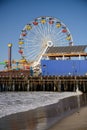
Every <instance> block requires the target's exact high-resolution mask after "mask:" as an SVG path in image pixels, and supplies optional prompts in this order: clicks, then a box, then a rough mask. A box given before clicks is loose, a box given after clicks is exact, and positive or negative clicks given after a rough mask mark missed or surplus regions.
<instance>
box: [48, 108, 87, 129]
mask: <svg viewBox="0 0 87 130" xmlns="http://www.w3.org/2000/svg"><path fill="white" fill-rule="evenodd" d="M48 130H87V107H84V108H81V109H80V110H79V111H77V112H75V113H74V114H72V115H70V116H68V117H65V118H64V119H62V120H60V121H59V122H57V123H56V124H55V125H54V126H52V127H51V128H50V129H48Z"/></svg>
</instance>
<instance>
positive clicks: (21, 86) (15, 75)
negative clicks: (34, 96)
mask: <svg viewBox="0 0 87 130" xmlns="http://www.w3.org/2000/svg"><path fill="white" fill-rule="evenodd" d="M77 88H78V89H79V90H81V91H82V92H84V93H85V92H87V76H86V75H84V76H74V75H73V76H70V75H68V76H63V75H60V76H30V74H29V70H22V71H21V70H19V71H16V70H13V71H7V72H5V71H1V72H0V92H4V91H56V92H61V91H76V89H77Z"/></svg>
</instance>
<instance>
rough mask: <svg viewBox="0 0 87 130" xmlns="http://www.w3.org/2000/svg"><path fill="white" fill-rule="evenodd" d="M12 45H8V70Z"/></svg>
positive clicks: (10, 65)
mask: <svg viewBox="0 0 87 130" xmlns="http://www.w3.org/2000/svg"><path fill="white" fill-rule="evenodd" d="M11 53H12V44H11V43H9V44H8V69H11V67H12V64H11V58H12V54H11Z"/></svg>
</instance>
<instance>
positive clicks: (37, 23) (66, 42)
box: [19, 16, 73, 65]
mask: <svg viewBox="0 0 87 130" xmlns="http://www.w3.org/2000/svg"><path fill="white" fill-rule="evenodd" d="M72 45H73V39H72V36H71V33H70V31H69V29H68V28H67V26H66V25H65V24H64V23H63V22H62V21H60V20H59V19H57V18H54V17H48V16H47V17H38V18H36V19H35V20H33V21H31V22H30V23H28V24H26V25H25V27H24V28H23V30H22V31H21V34H20V39H19V53H20V54H21V56H22V57H23V58H25V59H26V60H27V61H28V62H34V63H36V64H38V63H39V62H40V59H41V57H42V55H43V54H44V53H45V52H46V50H47V48H48V47H51V46H72ZM36 64H35V65H36Z"/></svg>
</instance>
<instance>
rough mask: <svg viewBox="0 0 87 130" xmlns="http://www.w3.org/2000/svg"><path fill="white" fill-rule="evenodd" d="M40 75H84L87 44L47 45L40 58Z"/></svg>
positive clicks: (86, 61) (86, 71)
mask: <svg viewBox="0 0 87 130" xmlns="http://www.w3.org/2000/svg"><path fill="white" fill-rule="evenodd" d="M41 69H42V75H56V76H57V75H86V74H87V46H86V45H79V46H60V47H53V46H52V47H49V48H48V49H47V51H46V53H45V54H44V55H43V58H42V60H41Z"/></svg>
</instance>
